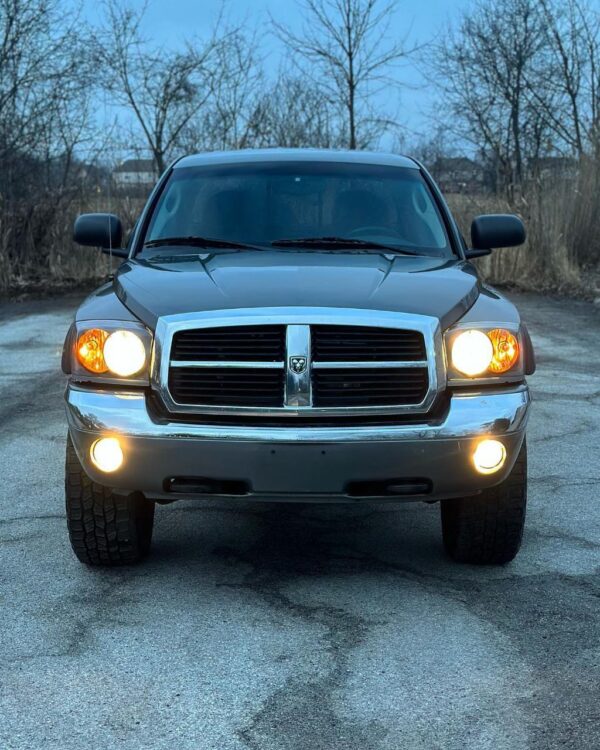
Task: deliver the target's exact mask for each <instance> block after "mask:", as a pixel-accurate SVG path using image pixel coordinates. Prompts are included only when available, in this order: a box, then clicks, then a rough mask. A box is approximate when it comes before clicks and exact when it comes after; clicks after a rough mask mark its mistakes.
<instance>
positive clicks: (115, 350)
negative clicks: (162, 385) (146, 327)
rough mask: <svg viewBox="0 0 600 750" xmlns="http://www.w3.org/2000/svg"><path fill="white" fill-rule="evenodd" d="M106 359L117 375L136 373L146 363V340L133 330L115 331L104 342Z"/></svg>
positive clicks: (123, 375) (124, 375) (109, 367)
mask: <svg viewBox="0 0 600 750" xmlns="http://www.w3.org/2000/svg"><path fill="white" fill-rule="evenodd" d="M104 361H105V362H106V366H107V367H108V369H109V370H110V371H111V372H112V373H114V374H115V375H120V376H121V377H124V378H126V377H128V376H129V375H135V374H136V373H138V372H139V371H140V370H141V369H142V367H143V366H144V365H145V364H146V349H145V347H144V342H143V341H142V339H141V338H140V337H139V336H138V335H136V334H135V333H133V332H132V331H115V332H114V333H111V334H110V336H109V337H108V338H107V339H106V342H105V344H104Z"/></svg>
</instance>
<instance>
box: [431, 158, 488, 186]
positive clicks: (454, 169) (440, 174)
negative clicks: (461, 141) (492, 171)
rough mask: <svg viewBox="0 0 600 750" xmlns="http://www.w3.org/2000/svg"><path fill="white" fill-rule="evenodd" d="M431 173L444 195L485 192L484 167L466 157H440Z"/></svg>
mask: <svg viewBox="0 0 600 750" xmlns="http://www.w3.org/2000/svg"><path fill="white" fill-rule="evenodd" d="M431 171H432V174H433V176H434V177H435V179H436V180H437V182H438V184H439V186H440V187H441V189H442V190H443V191H444V192H445V193H482V192H484V191H485V190H486V175H485V169H484V167H483V166H482V165H481V164H478V163H477V162H476V161H473V159H469V158H467V157H466V156H453V157H441V158H439V159H437V161H436V162H435V163H434V164H433V167H432V170H431Z"/></svg>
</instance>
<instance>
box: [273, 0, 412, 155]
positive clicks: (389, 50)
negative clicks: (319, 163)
mask: <svg viewBox="0 0 600 750" xmlns="http://www.w3.org/2000/svg"><path fill="white" fill-rule="evenodd" d="M298 2H299V6H300V9H301V11H302V14H303V17H304V19H305V25H304V28H303V29H302V32H301V33H299V34H296V33H293V32H292V31H290V29H288V28H287V27H286V26H285V25H283V24H282V23H279V22H277V21H273V24H274V28H275V31H276V34H277V35H278V36H279V38H280V39H281V40H282V41H283V42H284V43H285V44H286V46H287V47H288V49H289V50H290V52H291V53H292V55H293V56H294V58H296V59H298V58H299V59H301V60H302V61H303V62H304V63H305V64H304V65H301V66H300V67H301V71H302V73H303V74H304V75H305V76H307V77H308V78H310V79H311V80H312V82H313V84H314V85H316V86H318V87H319V89H320V90H321V91H322V92H323V95H324V96H325V97H326V98H327V99H328V100H329V102H330V103H331V104H333V105H335V106H337V107H338V108H339V110H340V112H341V113H343V124H344V126H345V129H346V130H347V146H348V147H349V148H351V149H356V148H361V147H364V146H365V145H367V144H368V142H369V140H372V138H373V136H374V134H375V133H376V131H378V130H380V129H382V128H384V127H385V126H387V125H389V124H390V121H389V119H386V118H382V117H380V116H375V115H373V113H372V110H371V107H370V105H371V103H372V100H373V96H374V95H375V94H376V93H377V92H378V90H379V89H380V88H381V87H382V85H384V84H391V79H390V69H391V67H392V66H394V64H396V63H398V61H399V60H400V59H402V58H404V57H406V55H407V54H408V51H407V50H406V47H405V39H402V40H400V41H397V40H395V41H386V39H387V38H388V36H389V31H390V23H391V21H392V17H393V13H394V11H395V8H396V3H395V2H389V3H386V2H382V0H298ZM396 85H397V82H396Z"/></svg>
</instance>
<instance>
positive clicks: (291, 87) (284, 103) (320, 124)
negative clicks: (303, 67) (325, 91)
mask: <svg viewBox="0 0 600 750" xmlns="http://www.w3.org/2000/svg"><path fill="white" fill-rule="evenodd" d="M255 124H256V125H255V130H254V140H255V144H256V145H257V146H280V147H287V148H302V147H309V146H310V147H313V148H336V147H338V148H339V147H341V146H342V145H343V143H342V139H343V137H342V135H341V134H340V132H339V128H338V122H337V112H336V110H335V108H334V107H333V106H332V105H331V104H330V103H329V102H328V100H327V99H325V98H324V97H323V96H322V93H321V92H320V91H319V89H318V88H317V87H315V86H314V85H311V84H310V82H307V81H306V80H305V79H304V78H300V77H298V76H293V75H290V74H289V73H284V72H281V73H280V75H279V76H278V78H277V79H276V81H275V82H274V83H273V84H272V85H271V86H270V87H269V88H267V90H266V91H264V92H263V94H262V96H261V98H260V100H259V102H258V106H257V109H256V114H255Z"/></svg>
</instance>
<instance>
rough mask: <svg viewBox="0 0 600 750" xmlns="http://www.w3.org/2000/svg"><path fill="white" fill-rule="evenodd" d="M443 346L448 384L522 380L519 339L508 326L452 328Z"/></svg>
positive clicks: (521, 358)
mask: <svg viewBox="0 0 600 750" xmlns="http://www.w3.org/2000/svg"><path fill="white" fill-rule="evenodd" d="M445 343H446V361H447V365H448V380H449V382H450V383H465V382H467V383H468V382H472V381H473V380H477V381H478V382H482V381H483V382H499V381H500V382H504V381H514V380H519V379H522V378H523V356H522V349H523V347H522V344H521V337H520V333H519V331H518V330H515V329H514V328H512V327H511V326H506V325H500V326H498V325H489V324H481V325H469V326H456V327H455V328H452V329H450V330H449V331H447V332H446V334H445Z"/></svg>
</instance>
